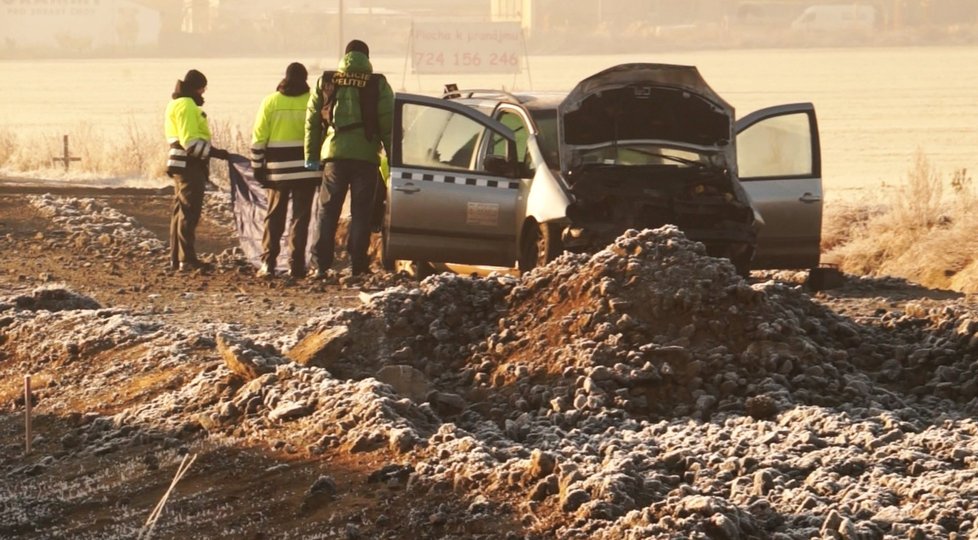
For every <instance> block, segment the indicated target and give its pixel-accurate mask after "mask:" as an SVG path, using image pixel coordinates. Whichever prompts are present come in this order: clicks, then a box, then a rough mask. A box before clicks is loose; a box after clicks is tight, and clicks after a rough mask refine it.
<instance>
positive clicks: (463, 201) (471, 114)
mask: <svg viewBox="0 0 978 540" xmlns="http://www.w3.org/2000/svg"><path fill="white" fill-rule="evenodd" d="M500 140H504V141H506V144H504V145H499V144H498V143H499V141H500ZM393 146H394V148H393V149H392V152H391V156H390V164H391V182H390V187H389V188H388V189H389V190H390V191H389V193H388V201H389V202H390V204H389V205H388V211H387V216H386V219H385V228H386V230H385V245H384V250H385V253H384V258H385V259H387V260H397V259H401V260H408V261H427V262H445V263H460V264H477V265H492V266H513V264H514V261H515V260H516V256H517V253H516V238H517V230H518V227H519V223H520V220H519V219H517V206H518V202H519V199H520V196H521V182H520V180H519V178H518V175H519V174H518V168H517V167H516V164H515V162H514V156H516V154H517V153H516V150H515V148H516V142H515V137H514V135H513V132H512V131H511V130H510V129H509V128H507V127H506V126H504V125H503V124H501V123H500V122H498V121H496V120H493V119H492V118H490V117H488V116H486V115H485V114H483V113H482V112H479V111H478V110H476V109H472V108H470V107H467V106H464V105H461V104H458V103H454V102H451V101H446V100H442V99H436V98H431V97H427V96H418V95H412V94H397V95H396V96H395V100H394V133H393ZM496 147H503V148H505V149H506V154H505V155H498V156H497V155H493V153H492V150H491V148H496Z"/></svg>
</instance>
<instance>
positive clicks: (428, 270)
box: [411, 261, 435, 281]
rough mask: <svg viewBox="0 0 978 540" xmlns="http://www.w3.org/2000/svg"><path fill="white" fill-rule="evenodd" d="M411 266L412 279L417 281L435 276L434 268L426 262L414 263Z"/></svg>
mask: <svg viewBox="0 0 978 540" xmlns="http://www.w3.org/2000/svg"><path fill="white" fill-rule="evenodd" d="M411 266H412V270H414V272H413V273H414V279H417V280H418V281H421V280H422V279H424V278H426V277H428V276H431V275H434V274H435V267H434V266H432V265H431V263H429V262H427V261H414V262H413V263H411Z"/></svg>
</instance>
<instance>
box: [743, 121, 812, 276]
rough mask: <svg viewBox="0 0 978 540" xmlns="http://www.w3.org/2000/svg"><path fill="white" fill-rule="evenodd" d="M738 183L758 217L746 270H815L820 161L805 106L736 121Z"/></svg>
mask: <svg viewBox="0 0 978 540" xmlns="http://www.w3.org/2000/svg"><path fill="white" fill-rule="evenodd" d="M736 146H737V166H738V170H739V177H740V181H741V183H742V184H743V186H744V189H745V190H746V191H747V193H748V194H749V195H750V197H751V200H752V204H753V205H754V207H755V208H756V209H757V210H758V212H759V213H760V214H761V217H762V218H763V220H764V226H763V227H762V228H761V230H760V233H759V234H758V237H757V249H756V251H755V254H754V261H753V263H752V265H751V266H752V268H755V269H765V268H815V267H817V266H818V264H819V255H820V247H819V243H820V241H821V231H822V159H821V148H820V146H819V137H818V122H817V121H816V119H815V107H814V106H813V105H812V104H811V103H797V104H790V105H779V106H777V107H771V108H767V109H762V110H760V111H757V112H754V113H752V114H750V115H748V116H746V117H744V118H742V119H740V120H739V121H738V122H737V145H736Z"/></svg>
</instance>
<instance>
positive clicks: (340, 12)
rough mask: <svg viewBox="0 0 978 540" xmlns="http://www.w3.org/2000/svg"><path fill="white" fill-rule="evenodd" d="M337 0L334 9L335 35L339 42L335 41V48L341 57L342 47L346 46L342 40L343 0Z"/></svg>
mask: <svg viewBox="0 0 978 540" xmlns="http://www.w3.org/2000/svg"><path fill="white" fill-rule="evenodd" d="M337 2H339V6H338V8H337V10H336V21H337V23H336V25H337V27H338V28H337V32H336V36H337V38H338V39H339V40H340V41H339V43H337V47H336V50H337V51H339V56H340V58H341V59H342V58H343V48H344V47H346V43H344V40H343V0H337Z"/></svg>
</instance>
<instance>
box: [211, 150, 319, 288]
mask: <svg viewBox="0 0 978 540" xmlns="http://www.w3.org/2000/svg"><path fill="white" fill-rule="evenodd" d="M228 177H229V178H230V180H231V207H232V208H233V210H234V225H235V227H236V228H237V230H238V241H239V242H240V244H241V250H242V251H244V255H245V257H246V258H247V259H248V262H250V263H251V264H252V265H254V266H255V267H256V268H257V267H259V266H261V254H262V247H261V237H262V234H264V232H265V213H266V211H267V209H268V199H267V198H266V197H265V188H264V187H262V185H261V184H259V183H258V181H257V180H255V175H254V173H253V171H252V168H251V161H250V160H248V158H246V157H244V156H238V155H232V156H231V158H230V160H229V161H228ZM318 208H319V190H316V197H315V198H314V199H313V207H312V212H313V213H312V219H311V220H309V242H308V243H307V245H306V262H307V263H308V262H309V257H310V250H311V249H312V246H313V245H314V242H315V240H316V238H317V236H318V235H317V234H316V231H317V227H316V211H317V209H318ZM291 222H292V205H291V204H290V205H289V214H288V217H287V218H286V227H285V232H284V233H283V234H282V248H281V250H280V251H279V255H278V261H277V264H276V268H279V269H282V268H288V267H289V226H288V224H289V223H291Z"/></svg>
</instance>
